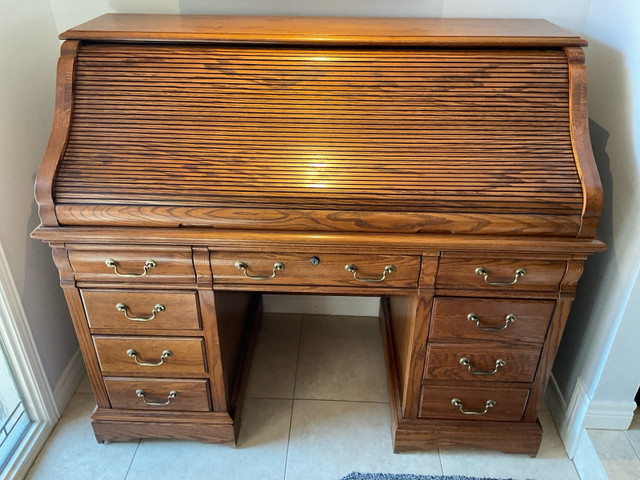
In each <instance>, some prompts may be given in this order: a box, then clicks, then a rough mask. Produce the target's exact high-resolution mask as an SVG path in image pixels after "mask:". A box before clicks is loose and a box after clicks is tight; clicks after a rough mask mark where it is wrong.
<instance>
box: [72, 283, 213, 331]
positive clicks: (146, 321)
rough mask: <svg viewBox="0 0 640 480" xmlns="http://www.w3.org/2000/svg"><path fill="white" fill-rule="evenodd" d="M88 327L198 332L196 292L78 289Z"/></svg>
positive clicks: (198, 320)
mask: <svg viewBox="0 0 640 480" xmlns="http://www.w3.org/2000/svg"><path fill="white" fill-rule="evenodd" d="M80 292H81V294H82V299H83V301H84V308H85V311H86V313H87V320H88V321H89V326H90V327H91V328H113V329H123V328H126V329H134V330H136V331H137V330H139V331H147V332H149V331H151V330H153V331H155V330H198V329H200V319H199V316H198V303H197V295H196V292H168V291H162V290H160V291H130V290H86V289H81V290H80Z"/></svg>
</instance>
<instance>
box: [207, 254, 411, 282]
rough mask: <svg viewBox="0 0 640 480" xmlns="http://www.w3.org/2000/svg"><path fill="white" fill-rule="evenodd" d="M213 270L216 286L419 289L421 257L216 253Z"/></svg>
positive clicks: (212, 255) (212, 256)
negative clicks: (223, 284) (230, 284)
mask: <svg viewBox="0 0 640 480" xmlns="http://www.w3.org/2000/svg"><path fill="white" fill-rule="evenodd" d="M276 264H278V266H276ZM347 266H349V267H348V268H346V267H347ZM280 267H282V268H280ZM211 269H212V270H213V281H214V283H232V284H268V283H271V284H276V285H277V284H280V285H344V286H358V287H362V286H365V287H366V286H371V287H384V286H390V287H400V288H415V287H416V286H417V285H418V275H419V273H420V257H419V256H400V255H346V254H344V255H343V254H326V255H325V254H317V255H314V254H313V253H311V254H309V255H306V254H271V253H264V254H262V253H260V254H256V253H248V252H212V253H211ZM251 277H253V278H251ZM255 277H260V278H255Z"/></svg>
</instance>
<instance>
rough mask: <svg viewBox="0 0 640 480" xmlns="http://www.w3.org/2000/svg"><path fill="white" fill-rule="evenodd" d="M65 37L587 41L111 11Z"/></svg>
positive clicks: (347, 21) (515, 24)
mask: <svg viewBox="0 0 640 480" xmlns="http://www.w3.org/2000/svg"><path fill="white" fill-rule="evenodd" d="M60 38H62V39H82V40H102V41H110V40H118V41H123V40H124V41H129V42H131V41H143V40H147V41H148V40H153V41H172V42H179V41H188V42H194V41H202V42H207V43H209V42H222V43H227V42H231V43H243V42H246V43H250V44H256V43H257V44H264V43H274V44H280V43H305V44H309V43H318V44H335V43H338V44H356V45H367V44H384V45H388V44H394V45H402V44H409V45H420V46H425V45H438V46H441V45H444V46H456V45H468V44H470V43H472V44H476V45H492V46H493V45H498V46H502V45H526V46H564V45H567V46H568V45H577V46H585V45H586V44H587V43H586V41H585V40H583V39H581V38H580V37H578V36H576V35H575V34H573V33H571V32H569V31H567V30H564V29H562V28H560V27H557V26H556V25H554V24H552V23H550V22H547V21H546V20H538V19H531V20H529V19H518V20H512V19H509V20H506V19H453V18H448V19H430V18H362V17H361V18H358V17H291V16H287V17H276V16H272V17H261V16H240V15H238V16H232V15H228V16H227V15H225V16H214V15H149V14H144V15H136V14H106V15H102V16H101V17H98V18H96V19H94V20H91V21H89V22H86V23H83V24H82V25H79V26H77V27H75V28H72V29H69V30H67V31H66V32H64V33H63V34H62V35H60Z"/></svg>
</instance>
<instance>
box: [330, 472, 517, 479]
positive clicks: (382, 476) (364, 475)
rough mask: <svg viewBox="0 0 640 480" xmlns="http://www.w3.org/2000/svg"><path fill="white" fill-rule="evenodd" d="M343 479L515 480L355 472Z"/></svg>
mask: <svg viewBox="0 0 640 480" xmlns="http://www.w3.org/2000/svg"><path fill="white" fill-rule="evenodd" d="M341 480H514V479H513V478H502V479H498V478H488V477H464V476H461V475H412V474H410V473H358V472H353V473H350V474H349V475H347V476H346V477H342V478H341Z"/></svg>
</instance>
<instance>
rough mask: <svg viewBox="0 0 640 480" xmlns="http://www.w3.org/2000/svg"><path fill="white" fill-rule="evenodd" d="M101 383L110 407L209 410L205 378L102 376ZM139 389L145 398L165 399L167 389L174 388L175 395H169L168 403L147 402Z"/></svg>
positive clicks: (159, 401)
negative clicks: (103, 378)
mask: <svg viewBox="0 0 640 480" xmlns="http://www.w3.org/2000/svg"><path fill="white" fill-rule="evenodd" d="M104 383H105V385H106V386H107V392H108V393H109V399H110V400H111V405H112V406H113V408H122V409H134V410H151V411H155V410H172V411H185V412H208V411H210V410H211V407H210V405H209V392H208V390H209V389H208V385H207V380H182V379H157V378H154V379H150V378H105V380H104ZM138 389H140V390H143V391H144V392H145V395H146V400H147V402H156V403H164V402H167V401H168V400H169V398H168V395H169V393H170V392H176V393H177V396H176V397H175V398H172V399H170V403H169V404H168V405H148V404H147V403H145V401H144V399H143V398H141V397H139V396H138V395H137V394H136V390H138Z"/></svg>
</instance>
